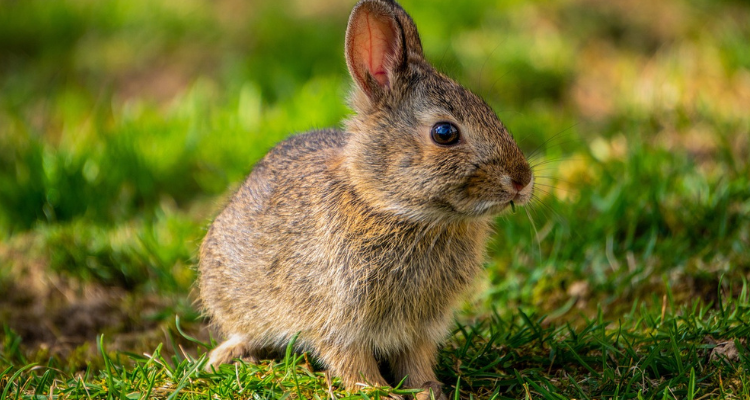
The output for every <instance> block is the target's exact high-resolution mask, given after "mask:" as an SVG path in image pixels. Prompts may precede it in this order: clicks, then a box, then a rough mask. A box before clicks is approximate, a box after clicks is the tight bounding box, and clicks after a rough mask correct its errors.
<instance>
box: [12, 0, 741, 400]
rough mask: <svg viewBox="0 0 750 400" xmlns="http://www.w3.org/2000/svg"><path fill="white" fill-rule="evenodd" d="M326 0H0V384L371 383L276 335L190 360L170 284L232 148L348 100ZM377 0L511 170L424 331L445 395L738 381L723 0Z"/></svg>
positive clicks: (336, 8)
mask: <svg viewBox="0 0 750 400" xmlns="http://www.w3.org/2000/svg"><path fill="white" fill-rule="evenodd" d="M353 4H354V1H353V0H350V1H343V0H307V1H302V0H276V1H270V0H255V1H242V0H216V1H210V0H187V1H171V0H158V1H156V0H152V1H147V0H102V1H85V0H58V1H54V2H52V1H45V0H21V1H19V0H15V1H14V0H0V325H1V326H2V329H0V400H5V399H17V398H19V399H20V398H26V399H32V398H33V399H42V398H44V399H47V398H59V399H96V398H101V399H105V398H113V399H126V398H127V399H145V398H151V397H154V398H169V399H177V398H183V399H208V398H239V399H258V398H320V399H325V398H330V397H334V398H338V399H342V398H353V399H354V398H356V399H360V398H362V399H367V398H370V399H373V398H379V397H381V396H383V395H385V394H387V393H388V392H389V390H390V389H388V388H383V389H377V388H372V389H369V390H366V391H365V392H363V393H346V392H345V391H343V390H342V389H341V385H340V382H339V380H338V379H335V378H334V379H329V377H328V376H326V375H325V372H324V371H322V370H321V368H320V366H319V365H318V364H316V361H315V360H314V359H313V358H312V357H311V356H310V355H307V354H295V353H294V352H291V351H287V353H286V354H285V356H284V357H282V358H280V359H275V360H264V361H262V362H261V363H260V364H259V365H253V364H242V363H238V364H236V365H225V366H222V367H221V368H220V369H219V370H218V371H213V372H205V371H203V370H202V367H203V365H204V363H205V357H204V355H205V352H206V351H207V349H210V348H211V347H212V345H213V344H215V342H216V341H217V340H219V339H220V338H218V337H216V336H215V334H214V333H212V331H211V330H210V328H209V325H208V321H206V320H205V319H204V318H203V317H202V316H201V314H200V305H199V303H197V291H196V289H195V287H194V281H195V278H196V273H195V270H194V267H195V264H196V261H197V249H198V246H199V244H200V242H201V239H202V237H203V235H204V234H205V231H206V228H207V226H208V224H209V223H210V221H211V220H212V218H213V217H214V216H215V215H216V214H217V212H218V211H219V210H220V208H221V207H222V205H223V204H224V203H225V202H226V200H227V196H228V195H229V194H231V193H232V192H233V191H234V190H235V189H236V188H237V187H238V185H239V184H240V182H241V181H242V179H243V178H244V176H245V175H246V174H247V173H248V172H249V171H250V170H251V169H252V166H253V163H254V162H256V161H257V160H259V159H260V158H261V157H262V156H263V155H264V154H265V152H266V151H267V150H268V149H270V148H271V147H272V146H273V145H274V144H275V143H277V142H279V141H280V140H282V139H284V138H285V137H287V136H288V135H291V134H294V133H295V132H302V131H305V130H309V129H312V128H323V127H330V126H334V127H336V126H337V127H340V126H341V123H340V122H341V120H342V119H343V118H345V117H346V116H347V115H349V114H350V113H351V111H350V110H349V108H348V107H347V104H346V102H345V98H346V95H347V93H348V90H349V87H350V85H351V81H350V78H349V76H348V74H347V71H346V65H345V62H344V57H343V44H344V31H345V28H346V21H347V17H348V13H349V11H350V10H351V8H352V6H353ZM401 4H402V5H403V6H404V7H405V8H406V10H407V11H408V12H409V13H410V14H411V15H412V17H413V18H414V19H415V21H416V23H417V25H418V26H419V29H420V32H421V35H422V41H423V44H424V49H425V53H426V55H427V58H428V59H429V60H431V61H432V62H433V63H434V64H435V65H436V66H437V67H438V68H439V69H441V70H442V71H444V72H446V73H448V74H449V75H451V76H452V77H454V78H455V79H456V80H458V81H459V82H461V83H463V84H464V85H465V86H466V87H468V88H470V89H472V90H474V91H475V92H477V93H478V94H480V95H481V96H482V97H483V98H484V99H485V100H486V101H487V102H488V103H489V104H490V105H491V106H492V107H493V108H494V109H495V110H496V112H497V113H498V115H499V117H500V118H501V119H502V120H503V121H504V123H505V124H506V125H507V126H508V127H509V129H510V130H511V132H512V133H513V135H514V137H515V138H516V140H517V141H518V143H519V145H520V147H521V148H522V149H523V150H524V152H525V153H526V154H527V155H530V160H531V161H532V164H533V165H535V172H536V176H537V177H538V180H537V186H536V193H537V195H538V198H539V200H538V201H536V202H534V203H533V204H531V205H530V206H528V207H526V208H523V209H518V210H517V212H516V213H508V214H507V215H503V216H501V217H499V218H498V219H497V225H496V231H497V233H496V234H495V235H494V236H493V239H492V240H491V242H490V244H489V246H488V257H487V263H486V274H485V275H486V276H484V277H483V278H482V280H481V290H478V291H477V292H476V293H474V294H473V296H472V297H471V298H467V300H466V303H465V305H464V306H463V307H462V309H461V310H460V312H459V313H457V315H456V326H455V329H454V330H453V333H452V335H451V336H450V338H448V339H447V341H446V342H445V344H444V346H443V348H442V349H441V351H440V356H439V363H438V367H437V373H438V376H439V377H440V379H441V380H442V382H444V384H445V392H446V393H447V394H448V395H449V398H452V399H567V398H574V399H605V398H606V399H651V398H653V399H708V398H726V399H748V398H750V351H749V350H748V349H749V348H750V343H748V338H749V337H750V287H748V280H749V278H750V250H749V249H750V3H748V2H747V1H740V0H736V1H730V0H684V1H680V0H662V1H648V0H630V1H624V0H623V1H620V0H618V1H609V2H606V1H595V0H560V1H543V0H535V1H514V0H502V1H489V0H463V1H461V2H456V1H448V0H435V1H430V2H418V1H416V0H403V1H402V2H401ZM396 392H397V393H403V392H401V391H399V390H398V389H397V390H396Z"/></svg>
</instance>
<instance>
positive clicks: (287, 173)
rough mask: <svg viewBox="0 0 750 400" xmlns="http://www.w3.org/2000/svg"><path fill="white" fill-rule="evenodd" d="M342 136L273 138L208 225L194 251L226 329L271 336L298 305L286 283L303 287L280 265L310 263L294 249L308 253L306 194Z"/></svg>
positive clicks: (203, 288) (216, 316)
mask: <svg viewBox="0 0 750 400" xmlns="http://www.w3.org/2000/svg"><path fill="white" fill-rule="evenodd" d="M346 138H347V134H346V133H344V132H341V131H337V130H324V131H313V132H308V133H304V134H300V135H296V136H292V137H290V138H289V139H287V140H285V141H283V142H281V143H279V144H278V145H276V147H274V148H273V149H272V150H271V151H269V153H268V154H267V155H266V156H265V157H264V158H263V159H262V160H261V161H259V162H258V163H257V164H256V165H255V167H254V168H253V171H252V173H251V174H250V175H249V176H248V178H247V179H246V180H245V182H244V183H243V184H242V186H241V187H240V189H239V190H238V191H237V192H236V193H235V194H234V196H233V197H232V198H231V200H230V202H229V204H228V205H227V206H226V208H225V209H224V210H223V211H222V212H221V214H219V216H218V217H217V218H216V220H215V221H214V222H213V224H212V225H211V227H210V228H209V231H208V233H207V235H206V238H205V240H204V242H203V245H202V246H201V251H200V252H201V256H200V264H199V269H200V276H201V279H200V292H201V298H202V301H203V303H204V307H205V308H206V310H207V311H208V313H209V314H210V315H211V316H212V317H213V321H214V322H215V323H216V324H217V325H218V327H219V329H220V330H221V331H223V332H224V333H225V334H229V333H232V332H234V331H237V330H238V329H239V328H240V327H242V329H243V330H244V329H247V327H248V326H251V327H252V328H251V329H252V330H253V331H255V332H257V334H258V335H259V337H260V336H269V337H270V336H277V335H278V334H277V333H274V332H271V331H278V330H279V329H278V328H280V326H279V325H280V324H281V323H283V320H279V318H280V317H283V316H285V315H289V314H290V310H293V309H294V306H295V303H297V302H298V301H296V300H295V296H294V293H295V290H294V289H295V288H290V283H292V284H293V283H295V281H296V284H297V285H299V286H303V287H304V286H309V284H310V282H305V279H304V277H303V276H302V275H301V274H294V273H293V272H292V271H290V270H289V268H288V266H287V264H288V263H289V261H291V260H295V261H304V260H305V259H307V261H308V262H310V261H312V260H310V258H311V255H310V254H305V255H302V254H295V253H301V252H304V250H310V247H309V243H310V242H311V241H312V239H313V238H312V237H311V236H312V234H313V232H314V230H315V226H316V221H315V219H314V218H312V217H311V216H310V215H309V211H310V210H311V209H312V208H314V207H315V205H314V204H313V202H314V201H315V200H314V198H313V197H314V196H315V192H316V191H317V189H318V187H319V185H320V184H321V182H322V181H323V180H325V179H326V177H325V176H324V175H325V174H326V171H327V170H328V167H327V164H328V163H330V162H331V160H332V159H334V158H335V157H336V154H337V153H339V152H340V150H341V148H342V146H343V145H344V144H345V143H346ZM311 265H315V264H314V263H311ZM300 279H302V280H301V281H300ZM290 289H291V290H290ZM298 289H300V288H298ZM307 289H309V288H307ZM305 292H309V290H305ZM281 328H283V327H281ZM264 333H265V334H264ZM293 333H295V332H292V334H293ZM279 341H283V338H280V340H279Z"/></svg>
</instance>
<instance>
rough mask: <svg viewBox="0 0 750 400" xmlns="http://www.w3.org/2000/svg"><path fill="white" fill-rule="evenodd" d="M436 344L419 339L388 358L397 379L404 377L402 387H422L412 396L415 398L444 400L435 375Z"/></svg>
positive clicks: (440, 385) (419, 399)
mask: <svg viewBox="0 0 750 400" xmlns="http://www.w3.org/2000/svg"><path fill="white" fill-rule="evenodd" d="M436 357H437V346H436V345H435V344H434V343H432V342H429V341H420V342H418V343H417V344H415V345H414V346H413V347H412V348H410V349H406V350H404V351H402V352H400V353H398V354H396V355H395V356H392V357H391V358H390V360H389V361H390V364H391V369H392V371H393V375H394V377H395V378H396V379H397V380H399V381H400V380H401V379H403V378H404V377H406V380H405V381H404V387H405V388H409V389H414V388H423V389H424V390H423V391H422V392H419V393H417V394H416V395H415V396H414V398H415V399H417V400H423V399H425V400H426V399H432V398H433V397H432V396H434V398H435V399H436V400H444V399H446V396H445V394H443V390H442V387H443V385H442V384H441V383H440V382H438V380H437V376H435V362H436Z"/></svg>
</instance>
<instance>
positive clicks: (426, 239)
mask: <svg viewBox="0 0 750 400" xmlns="http://www.w3.org/2000/svg"><path fill="white" fill-rule="evenodd" d="M346 61H347V65H348V67H349V72H350V74H351V76H352V78H354V82H355V84H356V85H355V86H354V89H353V92H352V95H351V105H352V107H353V108H354V110H355V111H356V115H354V116H352V117H351V118H350V119H349V120H348V121H346V122H345V130H344V131H340V130H322V131H314V132H308V133H304V134H300V135H297V136H293V137H291V138H289V139H287V140H285V141H283V142H281V143H280V144H278V145H277V146H276V147H275V148H274V149H272V150H271V151H270V152H269V153H268V154H267V155H266V156H265V158H263V159H262V160H261V161H260V162H258V164H257V165H255V168H254V170H253V172H252V173H251V174H250V176H249V177H248V178H247V180H246V181H245V183H244V184H243V185H242V187H241V188H240V189H239V191H238V192H237V193H236V194H235V195H234V197H233V198H232V200H231V201H230V203H229V205H227V207H226V208H225V209H224V210H223V211H222V212H221V214H220V215H219V216H218V217H217V218H216V220H215V221H214V223H213V224H212V225H211V228H210V229H209V231H208V234H207V235H206V238H205V240H204V242H203V245H202V247H201V254H200V274H201V279H200V292H201V296H202V300H203V305H204V306H205V308H206V311H207V312H208V314H209V315H210V316H211V318H212V320H213V322H214V323H215V324H216V325H217V326H218V328H219V329H220V330H221V332H222V333H223V334H224V335H225V336H226V337H227V340H226V341H225V342H223V343H222V344H221V345H219V346H218V347H217V348H215V349H214V350H213V351H212V352H211V355H210V365H217V364H221V363H227V362H231V361H232V360H233V359H235V358H239V357H244V358H246V359H250V360H257V358H258V356H259V355H260V354H263V352H265V351H266V350H268V349H279V348H284V346H286V344H287V343H288V342H289V341H290V339H291V338H292V337H293V336H294V335H295V334H296V333H298V332H299V333H300V334H299V338H298V340H297V342H296V346H297V348H298V349H299V350H305V351H310V352H311V353H312V354H314V355H315V356H316V357H317V358H318V359H319V360H320V361H321V362H322V363H323V364H325V366H326V367H327V368H328V369H329V371H330V372H331V373H332V374H333V375H336V376H339V377H341V379H342V381H343V383H344V385H345V387H346V389H347V390H349V391H357V390H358V389H359V388H360V386H361V385H362V384H369V385H374V386H381V385H386V384H387V382H386V380H385V379H384V378H383V376H382V375H381V372H380V371H379V369H378V368H379V367H378V364H379V363H381V364H383V365H390V368H391V372H392V375H393V377H394V378H395V379H396V381H400V380H401V379H402V378H404V377H406V379H405V387H408V388H425V389H431V390H432V391H433V392H435V396H436V398H445V395H444V394H443V393H442V391H441V389H440V384H439V383H438V382H437V378H436V376H435V373H434V371H433V368H434V366H435V363H436V353H437V347H438V344H439V343H440V342H441V341H442V340H444V338H445V336H446V334H447V332H448V331H449V328H450V326H451V324H452V321H453V310H454V309H455V307H456V306H457V304H458V303H459V302H460V301H461V299H462V295H463V294H465V292H466V291H467V290H468V289H469V288H470V287H471V286H472V283H473V281H474V280H475V278H476V277H477V275H478V272H479V271H480V270H481V265H482V261H483V257H484V248H485V243H486V241H487V238H488V234H489V232H490V229H491V224H492V222H493V217H494V216H495V215H497V214H498V213H499V212H501V211H502V210H504V209H506V208H507V207H508V205H509V204H511V203H512V202H516V203H518V204H525V203H527V202H528V201H529V199H530V198H531V196H532V191H533V181H534V178H533V174H532V171H531V168H530V167H529V164H528V162H527V161H526V159H525V158H524V156H523V153H521V151H520V150H519V149H518V147H517V146H516V143H515V142H514V141H513V138H512V137H511V135H510V134H509V133H508V131H507V130H506V129H505V127H504V126H503V124H502V123H501V122H500V120H499V119H498V118H497V116H496V115H495V113H494V112H493V111H492V109H490V107H489V106H487V104H485V103H484V102H483V101H482V100H481V99H480V98H479V97H477V96H476V95H474V94H473V93H471V92H469V91H468V90H466V89H465V88H463V87H461V86H460V85H459V84H457V83H456V82H454V81H453V80H451V79H450V78H448V77H446V76H445V75H443V74H441V73H439V72H437V71H436V70H435V69H434V68H433V67H432V66H431V65H430V64H429V63H428V62H427V61H426V60H425V58H424V54H423V53H422V45H421V42H420V39H419V34H418V33H417V28H416V26H415V25H414V22H413V21H412V20H411V18H410V17H409V16H408V15H407V14H406V12H405V11H404V10H403V9H402V8H401V6H399V5H398V4H397V3H396V2H394V1H392V0H362V1H360V2H359V3H358V4H357V5H356V6H355V7H354V10H353V11H352V14H351V17H350V19H349V26H348V28H347V32H346ZM417 397H418V398H428V397H429V390H424V391H422V392H420V393H419V395H418V396H417Z"/></svg>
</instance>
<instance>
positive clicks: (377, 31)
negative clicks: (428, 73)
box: [346, 0, 423, 99]
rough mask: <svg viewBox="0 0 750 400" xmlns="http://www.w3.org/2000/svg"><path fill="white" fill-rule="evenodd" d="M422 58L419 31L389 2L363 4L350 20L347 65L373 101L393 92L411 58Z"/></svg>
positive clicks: (371, 0)
mask: <svg viewBox="0 0 750 400" xmlns="http://www.w3.org/2000/svg"><path fill="white" fill-rule="evenodd" d="M410 56H415V57H419V58H423V55H422V44H421V42H420V40H419V34H418V33H417V27H416V26H415V25H414V22H413V21H412V20H411V18H410V17H409V15H407V14H406V12H405V11H404V10H403V9H402V8H401V6H399V5H398V4H396V3H395V2H394V1H390V0H362V1H360V2H359V3H358V4H357V5H356V6H355V7H354V10H353V11H352V14H351V16H350V17H349V26H348V28H347V30H346V63H347V66H348V67H349V73H350V74H351V76H352V78H353V79H354V81H355V82H356V83H357V85H358V86H359V88H360V89H362V90H363V91H364V92H365V94H367V96H368V97H370V98H371V99H373V98H378V97H380V96H381V95H382V94H383V93H385V92H386V91H388V90H391V89H392V88H393V84H394V81H395V80H396V77H397V73H398V72H399V71H400V70H403V69H405V68H406V67H407V65H408V62H409V57H410Z"/></svg>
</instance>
